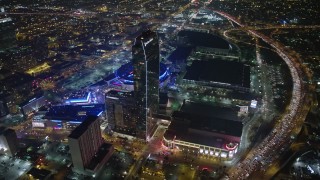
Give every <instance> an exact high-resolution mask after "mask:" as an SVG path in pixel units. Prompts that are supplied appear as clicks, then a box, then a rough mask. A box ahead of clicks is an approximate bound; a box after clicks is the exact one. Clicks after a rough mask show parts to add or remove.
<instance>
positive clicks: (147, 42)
mask: <svg viewBox="0 0 320 180" xmlns="http://www.w3.org/2000/svg"><path fill="white" fill-rule="evenodd" d="M132 63H133V74H134V97H135V101H136V104H137V107H138V108H139V111H138V112H139V114H138V117H137V118H138V120H137V121H138V122H137V125H136V127H137V129H138V134H137V136H138V137H140V138H143V139H147V140H148V138H149V137H150V135H152V133H153V131H154V130H155V125H156V123H155V122H153V120H152V119H153V118H152V114H155V113H156V112H157V110H158V105H159V69H160V54H159V39H158V35H157V33H156V32H152V31H150V30H147V31H145V32H143V33H142V34H141V35H139V36H138V37H137V38H136V39H135V42H134V44H133V46H132Z"/></svg>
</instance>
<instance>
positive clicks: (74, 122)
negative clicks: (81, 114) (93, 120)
mask: <svg viewBox="0 0 320 180" xmlns="http://www.w3.org/2000/svg"><path fill="white" fill-rule="evenodd" d="M69 123H71V124H81V123H82V122H80V121H69Z"/></svg>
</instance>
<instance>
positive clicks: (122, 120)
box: [105, 90, 139, 136]
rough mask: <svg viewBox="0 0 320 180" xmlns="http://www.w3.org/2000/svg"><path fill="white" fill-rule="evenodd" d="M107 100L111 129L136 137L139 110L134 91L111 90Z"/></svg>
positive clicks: (107, 94)
mask: <svg viewBox="0 0 320 180" xmlns="http://www.w3.org/2000/svg"><path fill="white" fill-rule="evenodd" d="M105 100H106V112H107V119H108V126H109V128H110V129H111V130H113V131H114V132H117V133H122V134H126V135H130V136H136V135H137V130H138V129H137V128H136V127H137V126H136V124H137V123H138V119H137V117H138V115H139V114H138V110H139V109H138V108H137V106H136V103H135V99H134V96H133V91H129V92H128V91H119V90H110V91H108V92H107V93H106V98H105Z"/></svg>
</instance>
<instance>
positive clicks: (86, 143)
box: [68, 116, 113, 173]
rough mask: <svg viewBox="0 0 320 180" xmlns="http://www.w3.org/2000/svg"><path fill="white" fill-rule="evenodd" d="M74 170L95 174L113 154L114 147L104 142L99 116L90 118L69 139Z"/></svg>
mask: <svg viewBox="0 0 320 180" xmlns="http://www.w3.org/2000/svg"><path fill="white" fill-rule="evenodd" d="M68 140H69V146H70V153H71V158H72V162H73V166H74V169H75V170H76V171H80V172H91V173H95V172H97V171H99V169H100V168H101V167H102V166H103V164H105V162H106V161H107V160H108V159H109V157H110V156H111V154H112V152H113V146H112V145H111V144H106V143H104V141H103V138H102V136H101V130H100V123H99V119H98V117H97V116H88V118H87V119H86V120H84V121H83V122H82V123H81V124H80V125H79V126H78V127H76V128H75V129H74V130H73V131H72V132H71V134H70V135H69V137H68Z"/></svg>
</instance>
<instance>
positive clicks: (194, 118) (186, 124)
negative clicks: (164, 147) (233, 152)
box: [165, 102, 243, 147]
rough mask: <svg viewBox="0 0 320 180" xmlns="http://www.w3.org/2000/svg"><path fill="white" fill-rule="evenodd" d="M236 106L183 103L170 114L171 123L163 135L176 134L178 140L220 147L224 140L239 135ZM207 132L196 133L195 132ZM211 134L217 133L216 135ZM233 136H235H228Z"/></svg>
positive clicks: (167, 136) (239, 126) (240, 129)
mask: <svg viewBox="0 0 320 180" xmlns="http://www.w3.org/2000/svg"><path fill="white" fill-rule="evenodd" d="M238 110H239V109H238V108H237V107H235V108H229V107H218V106H212V105H206V104H199V103H192V102H187V103H185V104H184V105H183V106H182V108H181V111H175V112H174V113H173V114H172V123H171V124H170V126H169V129H168V130H167V132H166V134H165V137H166V138H170V139H171V138H173V137H174V136H177V138H178V139H180V140H185V141H188V142H193V143H197V144H204V145H209V146H214V147H222V145H223V144H224V143H225V142H224V141H225V140H229V142H230V139H235V138H239V137H241V134H242V127H243V125H242V122H241V120H240V119H239V118H238V116H237V112H238ZM199 131H200V132H201V131H202V132H208V133H197V132H199ZM213 134H219V135H220V136H222V137H224V138H221V137H218V136H216V137H215V136H214V135H213ZM230 137H235V138H230Z"/></svg>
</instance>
